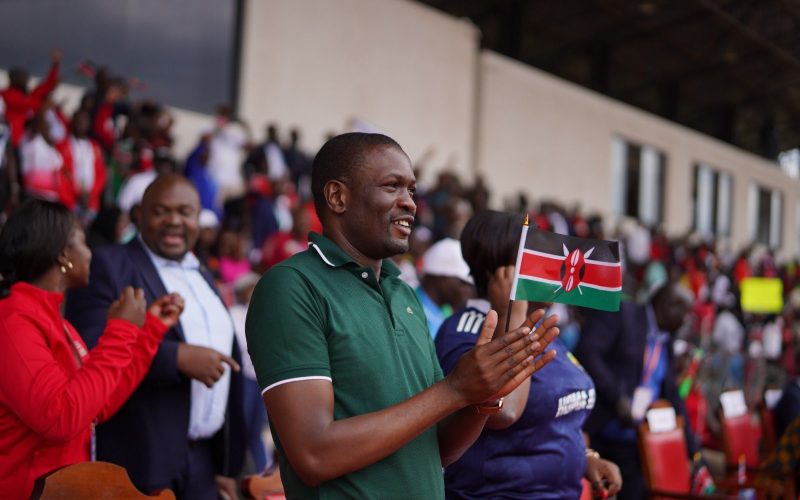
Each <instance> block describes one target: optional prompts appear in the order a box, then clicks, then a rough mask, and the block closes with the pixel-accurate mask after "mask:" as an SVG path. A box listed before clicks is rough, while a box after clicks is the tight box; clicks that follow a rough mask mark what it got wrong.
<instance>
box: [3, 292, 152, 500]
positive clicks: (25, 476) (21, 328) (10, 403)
mask: <svg viewBox="0 0 800 500" xmlns="http://www.w3.org/2000/svg"><path fill="white" fill-rule="evenodd" d="M62 299H63V294H61V293H55V292H48V291H46V290H43V289H41V288H38V287H35V286H33V285H30V284H28V283H24V282H19V283H15V284H14V285H13V286H12V287H11V294H10V295H9V296H8V297H6V298H5V299H2V300H0V343H2V346H3V347H2V349H0V450H3V452H2V453H0V497H2V498H28V497H29V496H30V494H31V491H32V490H33V484H34V481H35V480H36V478H38V477H39V476H41V475H43V474H46V473H48V472H50V471H52V470H53V469H57V468H59V467H63V466H65V465H69V464H73V463H76V462H83V461H87V460H89V459H90V442H91V435H92V428H93V427H92V424H93V423H94V422H96V421H104V420H106V419H108V418H109V417H110V416H111V415H113V414H114V412H116V411H117V410H118V409H119V408H120V406H122V404H123V403H124V402H125V401H126V400H127V398H128V396H130V394H131V393H132V392H133V391H134V389H135V388H136V387H137V386H138V385H139V382H140V381H141V380H142V378H143V377H144V375H145V373H146V372H147V370H148V368H149V367H150V362H151V360H152V358H153V355H154V354H155V352H156V349H157V348H158V345H159V343H160V342H161V339H162V337H163V336H164V333H166V327H165V326H164V324H163V323H161V322H160V321H159V320H158V319H157V318H155V317H154V316H152V315H149V314H148V316H147V321H146V322H145V326H144V328H143V329H142V330H141V331H140V330H139V329H138V328H137V327H136V326H135V325H134V324H132V323H130V322H128V321H125V320H120V319H115V320H110V321H109V322H108V324H107V326H106V329H105V330H104V332H103V335H102V336H101V337H100V341H99V343H98V344H97V346H96V347H95V348H94V349H93V350H92V352H91V355H90V354H89V353H88V352H87V351H88V350H87V349H86V345H85V344H84V343H83V341H82V340H81V337H80V335H78V333H77V332H76V331H75V329H74V328H73V327H72V325H70V324H69V323H68V322H67V321H66V320H65V319H64V318H63V317H62V316H61V313H60V310H59V308H60V305H61V301H62ZM70 344H72V347H71V346H70ZM76 353H77V354H76ZM77 356H79V357H80V358H81V360H80V366H79V362H78V359H77Z"/></svg>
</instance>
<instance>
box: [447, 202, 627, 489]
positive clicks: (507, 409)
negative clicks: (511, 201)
mask: <svg viewBox="0 0 800 500" xmlns="http://www.w3.org/2000/svg"><path fill="white" fill-rule="evenodd" d="M522 223H523V216H522V215H513V214H509V213H503V212H495V211H488V210H487V211H483V212H480V213H478V214H476V215H475V216H474V217H473V218H472V219H471V220H470V221H469V222H467V225H466V226H465V227H464V230H463V231H462V233H461V251H462V253H463V257H464V260H465V261H466V262H467V264H468V265H469V268H470V271H471V273H472V277H473V279H474V280H475V286H476V288H477V292H478V297H479V298H478V299H475V300H470V301H469V302H467V306H466V307H465V308H464V309H462V310H460V311H457V312H456V313H455V314H453V315H452V316H451V317H450V318H448V319H446V320H445V321H444V323H443V324H442V326H441V327H440V328H439V333H438V335H437V336H436V354H437V356H438V357H439V361H440V362H441V364H442V370H443V371H444V372H445V373H449V372H451V371H452V370H453V369H454V368H455V367H456V365H457V364H458V362H459V360H460V359H461V357H462V356H463V355H464V354H465V353H466V352H468V351H469V350H470V349H472V348H473V347H474V346H475V341H476V339H477V335H476V334H477V332H479V331H480V330H481V328H482V326H483V323H484V321H485V320H486V317H487V314H488V312H489V310H490V309H494V310H496V311H497V312H498V319H499V322H498V325H497V328H498V331H504V330H505V329H506V326H507V325H506V318H507V314H508V307H509V301H508V297H509V296H510V291H511V286H512V283H513V277H514V265H513V264H514V259H515V258H516V254H517V246H518V243H519V238H520V231H521V230H522ZM527 309H528V302H526V301H514V303H513V306H512V311H511V315H510V318H511V322H510V324H509V325H508V326H510V327H512V328H514V327H516V326H517V325H519V324H521V323H522V322H523V321H524V319H525V314H526V311H527ZM534 314H535V316H534V318H535V319H536V320H537V321H538V320H541V319H542V318H544V311H543V310H539V311H537V312H536V313H534ZM557 321H558V317H557V316H550V317H548V318H547V319H544V321H543V323H542V328H551V327H554V326H555V325H556V322H557ZM554 333H555V334H557V330H556V331H555V332H554ZM546 340H550V339H546ZM544 356H546V358H547V359H551V360H552V361H551V362H550V364H549V365H548V366H547V367H546V368H545V369H543V370H541V371H538V372H536V373H534V374H533V375H532V376H531V377H530V378H529V379H527V380H526V381H525V382H523V383H522V384H520V385H519V387H517V388H516V389H514V391H513V392H511V394H509V395H508V396H507V397H506V398H505V402H504V403H505V404H504V405H503V406H502V408H501V410H500V411H499V412H498V413H496V414H494V415H491V416H490V417H489V420H488V421H487V422H486V428H485V429H484V431H483V432H482V433H481V435H480V437H479V438H478V440H477V441H476V442H475V444H474V445H473V446H472V447H471V448H470V449H468V450H467V451H466V453H464V456H463V457H461V459H460V460H458V461H457V462H455V463H454V464H452V465H450V466H449V467H447V469H446V470H445V492H446V495H447V498H498V497H500V498H578V497H579V496H580V495H581V488H582V485H581V478H582V477H586V478H587V479H589V480H590V481H591V482H592V483H593V485H594V487H595V489H597V490H598V492H600V491H602V492H603V493H604V494H606V495H615V494H616V493H617V492H618V491H619V490H620V487H621V486H622V479H621V477H620V473H619V469H618V468H617V466H616V465H615V464H613V463H611V462H609V461H607V460H603V459H602V458H600V456H599V455H598V454H597V453H596V452H594V451H592V450H591V449H589V448H587V447H586V445H585V442H584V436H583V433H582V431H581V427H582V425H583V423H584V421H585V420H586V417H587V416H588V415H589V413H590V412H591V410H592V408H593V407H594V402H595V389H594V383H593V382H592V379H591V378H590V377H589V375H587V373H586V371H585V370H584V369H583V367H582V366H581V365H580V363H578V361H577V360H576V359H575V357H574V356H573V355H572V354H571V353H570V352H569V351H568V350H567V349H566V347H565V346H564V345H563V344H562V343H561V342H559V340H558V339H557V338H556V339H553V341H552V343H551V344H550V346H549V347H548V348H547V350H546V351H545V355H544Z"/></svg>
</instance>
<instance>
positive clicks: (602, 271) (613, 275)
mask: <svg viewBox="0 0 800 500" xmlns="http://www.w3.org/2000/svg"><path fill="white" fill-rule="evenodd" d="M581 281H584V282H586V283H591V284H592V285H600V286H606V287H610V288H614V287H618V286H622V269H621V268H620V267H619V266H614V267H612V266H598V265H597V264H592V263H591V262H587V263H586V267H585V272H584V274H583V279H582V280H581Z"/></svg>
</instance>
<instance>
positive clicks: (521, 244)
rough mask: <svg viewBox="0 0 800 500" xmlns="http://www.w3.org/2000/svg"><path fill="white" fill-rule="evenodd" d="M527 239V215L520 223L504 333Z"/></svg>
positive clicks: (507, 325)
mask: <svg viewBox="0 0 800 500" xmlns="http://www.w3.org/2000/svg"><path fill="white" fill-rule="evenodd" d="M527 237H528V214H527V213H526V214H525V220H524V221H523V222H522V233H521V234H520V235H519V247H518V248H517V262H516V264H515V265H514V281H513V283H512V284H511V296H510V297H509V298H508V313H506V332H508V331H509V328H511V306H513V305H514V297H516V296H517V280H519V269H520V267H521V266H522V252H523V251H524V250H525V240H526V239H527Z"/></svg>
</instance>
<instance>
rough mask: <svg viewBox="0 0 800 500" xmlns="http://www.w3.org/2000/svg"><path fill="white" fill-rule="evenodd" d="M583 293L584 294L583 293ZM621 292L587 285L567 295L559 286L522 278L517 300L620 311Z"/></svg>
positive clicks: (518, 282) (519, 281) (519, 283)
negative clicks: (556, 302)
mask: <svg viewBox="0 0 800 500" xmlns="http://www.w3.org/2000/svg"><path fill="white" fill-rule="evenodd" d="M581 292H583V293H581ZM620 295H621V293H620V291H608V290H598V289H597V288H590V287H588V286H586V285H582V286H581V287H580V291H579V290H578V289H577V288H576V289H575V290H572V291H571V292H569V293H566V292H565V291H564V289H563V288H561V287H560V285H559V284H556V283H548V282H543V281H535V280H531V279H526V278H524V277H520V278H519V280H518V281H517V294H516V296H515V297H514V299H515V300H531V301H537V302H555V301H558V302H560V303H562V304H570V305H573V306H582V307H591V308H593V309H600V310H601V311H611V312H615V311H619V301H620Z"/></svg>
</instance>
